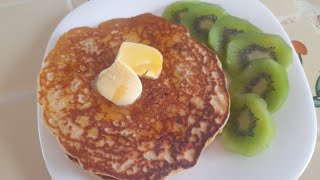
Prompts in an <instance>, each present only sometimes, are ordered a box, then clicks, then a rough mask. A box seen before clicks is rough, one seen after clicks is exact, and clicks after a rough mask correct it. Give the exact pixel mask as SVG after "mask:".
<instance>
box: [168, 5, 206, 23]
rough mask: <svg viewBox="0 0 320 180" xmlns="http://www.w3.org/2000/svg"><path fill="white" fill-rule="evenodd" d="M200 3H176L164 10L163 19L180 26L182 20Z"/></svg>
mask: <svg viewBox="0 0 320 180" xmlns="http://www.w3.org/2000/svg"><path fill="white" fill-rule="evenodd" d="M198 3H200V2H198V1H177V2H174V3H172V4H170V5H169V6H167V7H166V8H165V9H164V11H163V14H162V17H163V18H165V19H167V20H169V21H172V22H175V23H178V24H180V23H181V18H182V17H184V16H185V15H186V14H187V13H188V11H189V9H190V8H191V7H193V6H195V5H196V4H198Z"/></svg>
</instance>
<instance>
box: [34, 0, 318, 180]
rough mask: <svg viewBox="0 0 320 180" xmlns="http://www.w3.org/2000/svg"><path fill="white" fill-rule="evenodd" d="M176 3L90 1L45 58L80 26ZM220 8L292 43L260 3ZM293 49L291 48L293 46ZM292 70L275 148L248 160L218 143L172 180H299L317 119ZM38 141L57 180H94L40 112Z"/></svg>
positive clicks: (229, 1) (223, 1)
mask: <svg viewBox="0 0 320 180" xmlns="http://www.w3.org/2000/svg"><path fill="white" fill-rule="evenodd" d="M171 2H172V0H161V1H151V0H139V1H135V2H133V1H131V0H117V1H105V0H96V1H89V2H87V3H85V4H83V5H82V6H80V7H78V8H77V9H75V10H73V11H72V12H71V13H70V14H68V15H67V16H66V17H65V18H64V19H63V20H62V21H61V22H60V24H59V25H58V26H57V28H56V29H55V31H54V32H53V34H52V36H51V39H50V41H49V44H48V47H47V51H46V54H48V52H49V51H50V50H51V49H52V48H53V46H54V44H55V42H56V41H57V39H58V38H59V37H60V36H61V35H62V34H63V33H64V32H66V31H68V30H69V29H71V28H74V27H78V26H96V25H97V24H99V23H100V22H102V21H105V20H108V19H112V18H118V17H131V16H135V15H138V14H141V13H144V12H151V13H154V14H157V15H161V13H162V10H163V8H164V7H165V6H166V5H168V4H170V3H171ZM209 2H212V3H217V4H220V5H221V6H222V7H223V8H225V9H226V10H227V11H228V12H229V13H230V14H232V15H235V16H238V17H241V18H244V19H247V20H249V21H250V22H252V23H253V24H255V25H256V26H258V27H259V28H261V29H262V30H263V31H264V32H266V33H272V34H278V35H280V36H282V37H283V38H284V39H285V40H286V41H287V42H288V43H290V40H289V38H288V35H287V34H286V32H285V31H284V29H283V28H282V26H281V25H280V24H279V22H278V21H277V20H276V18H275V17H274V16H273V15H272V13H271V12H270V11H269V10H268V9H267V8H266V7H265V6H264V5H262V4H261V3H260V2H259V1H256V0H241V1H235V0H211V1H209ZM290 44H291V43H290ZM293 57H294V62H293V65H291V67H290V68H289V69H288V76H289V80H290V94H289V98H288V99H287V101H286V103H285V104H284V106H283V107H282V108H281V110H280V111H279V112H277V113H276V114H274V121H275V123H276V128H277V134H276V137H275V138H274V141H273V142H272V144H271V147H270V148H268V149H267V150H265V151H264V152H262V153H261V154H259V155H257V156H255V157H251V158H246V157H243V156H240V155H237V154H233V153H231V152H229V151H227V150H225V149H224V148H223V146H222V144H221V142H220V139H219V138H217V140H216V141H214V143H213V144H211V145H210V146H209V147H207V148H206V149H205V151H204V152H203V153H202V154H201V156H200V158H199V161H198V163H197V165H196V166H195V167H194V168H191V169H190V170H187V171H184V172H182V173H179V174H176V175H173V176H171V177H170V179H184V180H185V179H201V180H206V179H213V178H214V179H223V180H234V179H249V180H250V179H260V180H263V179H266V180H270V179H272V180H287V179H297V178H298V177H299V176H300V175H301V174H302V172H303V171H304V169H305V168H306V166H307V164H308V163H309V161H310V159H311V156H312V153H313V151H314V147H315V142H316V131H317V130H316V115H315V109H314V107H313V102H312V97H311V93H310V90H309V86H308V83H307V80H306V76H305V74H304V72H303V70H302V67H301V66H300V63H299V60H298V57H297V55H296V54H294V56H293ZM38 125H39V136H40V142H41V147H42V153H43V157H44V159H45V162H46V165H47V168H48V171H49V173H50V175H51V177H52V178H53V179H57V180H64V179H66V180H72V179H76V180H89V179H92V177H90V176H88V175H87V174H86V173H85V172H83V171H82V170H81V169H80V168H79V167H78V165H76V164H75V163H73V162H71V161H70V160H68V159H67V158H66V157H65V155H64V153H63V152H62V151H61V150H60V149H59V147H58V144H57V142H56V140H55V139H54V138H53V137H52V136H51V135H50V134H49V132H48V130H47V129H44V128H43V126H42V123H41V109H40V108H39V106H38Z"/></svg>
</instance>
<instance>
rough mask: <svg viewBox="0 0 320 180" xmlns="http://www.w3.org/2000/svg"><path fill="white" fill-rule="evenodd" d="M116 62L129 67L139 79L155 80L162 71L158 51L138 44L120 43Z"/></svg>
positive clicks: (161, 59) (160, 55)
mask: <svg viewBox="0 0 320 180" xmlns="http://www.w3.org/2000/svg"><path fill="white" fill-rule="evenodd" d="M116 61H121V62H124V63H125V64H127V65H128V66H130V67H131V68H132V69H133V70H134V71H135V72H136V73H137V74H138V76H140V77H143V78H148V79H157V78H158V77H159V76H160V73H161V71H162V63H163V57H162V54H161V52H160V51H159V50H157V49H156V48H154V47H151V46H147V45H144V44H140V43H133V42H124V43H122V45H121V47H120V49H119V52H118V55H117V58H116Z"/></svg>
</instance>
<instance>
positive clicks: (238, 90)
mask: <svg viewBox="0 0 320 180" xmlns="http://www.w3.org/2000/svg"><path fill="white" fill-rule="evenodd" d="M229 92H230V94H231V95H237V94H245V93H254V94H257V95H258V96H259V97H261V98H262V99H264V100H265V101H266V102H267V105H268V110H269V111H270V112H276V111H277V110H279V109H280V107H281V106H282V104H283V103H284V102H285V100H286V99H287V97H288V93H289V81H288V77H287V73H286V70H285V68H283V67H282V66H281V65H279V64H278V63H277V62H275V61H274V60H272V59H260V60H256V61H251V62H250V63H249V64H248V66H247V67H246V68H245V69H244V70H243V71H242V72H241V73H240V74H239V75H238V76H237V77H235V78H233V79H232V81H231V83H230V86H229Z"/></svg>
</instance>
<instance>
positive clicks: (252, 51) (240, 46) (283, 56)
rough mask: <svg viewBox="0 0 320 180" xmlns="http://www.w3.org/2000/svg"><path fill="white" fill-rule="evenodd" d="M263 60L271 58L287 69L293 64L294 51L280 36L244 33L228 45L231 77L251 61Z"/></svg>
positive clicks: (227, 55) (227, 62)
mask: <svg viewBox="0 0 320 180" xmlns="http://www.w3.org/2000/svg"><path fill="white" fill-rule="evenodd" d="M263 58H271V59H273V60H274V61H276V62H278V63H279V64H281V65H282V66H283V67H285V68H287V67H288V66H289V65H290V64H291V63H292V50H291V47H290V46H289V45H288V44H287V43H286V42H285V41H284V40H283V39H282V38H281V37H280V36H277V35H272V34H264V33H253V32H251V33H242V34H238V35H236V36H235V37H234V38H233V39H232V40H231V41H230V43H229V44H228V45H227V52H226V61H225V64H226V68H227V71H228V72H229V73H230V74H231V75H237V74H238V73H239V72H240V71H241V70H242V69H243V68H244V67H245V66H246V65H247V64H248V63H249V62H250V61H253V60H257V59H263Z"/></svg>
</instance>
